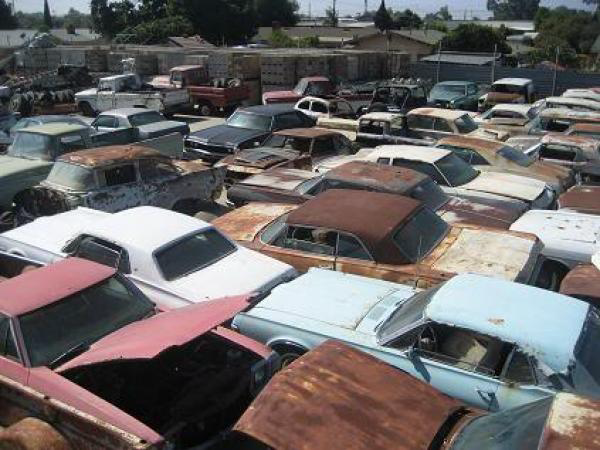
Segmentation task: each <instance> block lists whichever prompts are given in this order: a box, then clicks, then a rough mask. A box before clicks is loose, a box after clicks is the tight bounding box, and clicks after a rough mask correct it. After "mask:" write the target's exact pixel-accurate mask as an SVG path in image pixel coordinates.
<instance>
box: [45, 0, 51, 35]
mask: <svg viewBox="0 0 600 450" xmlns="http://www.w3.org/2000/svg"><path fill="white" fill-rule="evenodd" d="M44 25H46V26H47V27H48V29H51V28H52V16H51V15H50V6H48V0H44Z"/></svg>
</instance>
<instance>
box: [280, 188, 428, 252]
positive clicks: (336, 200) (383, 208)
mask: <svg viewBox="0 0 600 450" xmlns="http://www.w3.org/2000/svg"><path fill="white" fill-rule="evenodd" d="M421 205H422V204H421V202H419V201H417V200H413V199H412V198H408V197H403V196H401V195H396V194H387V193H380V192H369V191H360V190H352V191H349V190H342V189H329V190H327V191H325V192H323V193H322V194H320V195H318V196H317V197H315V198H313V199H311V200H309V201H307V202H306V203H304V204H302V205H300V206H299V207H298V208H297V209H295V210H293V211H291V212H290V213H289V215H288V217H287V223H289V224H298V225H306V226H312V227H319V228H328V229H331V230H338V231H343V232H347V233H351V234H353V235H355V236H357V237H359V238H360V239H361V240H363V242H364V243H365V245H367V246H368V247H370V249H371V250H373V249H375V248H377V247H379V246H381V245H383V242H384V239H385V238H386V237H387V236H388V235H389V234H390V233H392V232H393V231H395V230H396V229H397V228H398V226H399V225H400V224H402V223H403V222H404V221H405V220H406V219H408V217H410V216H411V215H412V214H413V213H414V212H415V211H417V210H418V209H419V208H420V207H421Z"/></svg>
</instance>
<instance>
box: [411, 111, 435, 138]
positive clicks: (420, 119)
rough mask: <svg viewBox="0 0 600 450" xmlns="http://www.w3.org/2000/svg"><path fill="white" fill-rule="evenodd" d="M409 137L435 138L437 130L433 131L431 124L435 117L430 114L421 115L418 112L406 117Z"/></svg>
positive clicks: (432, 124)
mask: <svg viewBox="0 0 600 450" xmlns="http://www.w3.org/2000/svg"><path fill="white" fill-rule="evenodd" d="M406 121H407V125H408V129H409V137H416V138H427V137H429V138H433V139H437V137H436V136H437V132H436V131H434V129H433V126H434V122H435V119H434V118H433V117H430V116H422V115H419V114H410V115H408V116H407V118H406Z"/></svg>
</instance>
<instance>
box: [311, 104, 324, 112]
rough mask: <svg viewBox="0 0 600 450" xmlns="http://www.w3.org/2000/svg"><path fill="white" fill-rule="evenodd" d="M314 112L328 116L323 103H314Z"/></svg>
mask: <svg viewBox="0 0 600 450" xmlns="http://www.w3.org/2000/svg"><path fill="white" fill-rule="evenodd" d="M312 110H313V111H314V112H318V113H325V114H327V106H326V105H324V104H323V103H321V102H313V103H312Z"/></svg>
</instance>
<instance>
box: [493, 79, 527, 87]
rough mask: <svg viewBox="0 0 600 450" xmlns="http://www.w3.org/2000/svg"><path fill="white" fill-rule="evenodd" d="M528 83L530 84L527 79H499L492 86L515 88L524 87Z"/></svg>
mask: <svg viewBox="0 0 600 450" xmlns="http://www.w3.org/2000/svg"><path fill="white" fill-rule="evenodd" d="M529 83H532V81H531V80H530V79H529V78H500V79H499V80H496V81H494V83H492V84H514V85H516V86H525V85H526V84H529Z"/></svg>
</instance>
